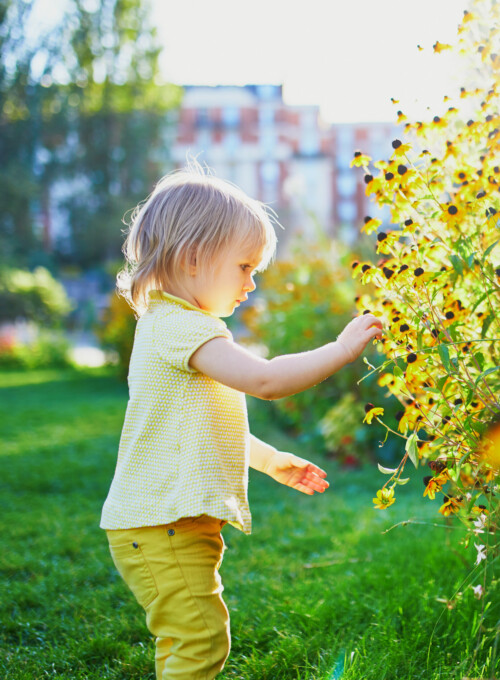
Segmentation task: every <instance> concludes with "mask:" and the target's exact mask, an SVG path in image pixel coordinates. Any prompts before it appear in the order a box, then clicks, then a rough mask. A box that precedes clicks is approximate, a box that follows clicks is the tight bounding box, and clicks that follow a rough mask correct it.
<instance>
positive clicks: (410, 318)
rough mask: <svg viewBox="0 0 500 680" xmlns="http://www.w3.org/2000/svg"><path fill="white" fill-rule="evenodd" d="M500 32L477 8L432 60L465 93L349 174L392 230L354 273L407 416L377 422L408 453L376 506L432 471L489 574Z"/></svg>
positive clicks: (497, 386)
mask: <svg viewBox="0 0 500 680" xmlns="http://www.w3.org/2000/svg"><path fill="white" fill-rule="evenodd" d="M499 25H500V4H498V2H496V1H495V0H476V1H475V2H474V3H472V4H471V11H465V12H464V16H463V20H462V23H461V25H460V26H459V27H458V35H459V39H458V43H457V45H456V46H455V48H453V47H452V46H451V45H442V44H440V43H436V45H435V46H434V49H435V51H437V52H439V51H442V50H443V49H450V50H452V49H455V51H456V52H459V53H460V54H462V56H463V58H464V60H465V62H464V63H465V68H464V73H463V74H462V75H463V77H464V80H463V81H462V82H464V83H465V85H464V86H463V87H461V88H460V92H459V93H458V92H456V93H449V94H450V95H451V98H450V97H445V98H444V99H445V102H446V105H445V106H444V107H443V110H444V111H443V112H441V111H439V112H438V115H434V116H433V117H432V118H430V119H429V120H428V121H425V122H422V121H417V122H408V123H407V124H406V125H405V128H404V136H403V135H401V136H402V139H397V140H394V141H393V142H392V152H391V155H390V157H389V159H388V160H378V161H375V162H374V163H373V165H371V159H370V158H369V157H368V156H364V155H362V154H360V155H358V154H357V152H355V158H354V160H353V162H352V164H353V165H359V166H360V167H362V168H363V170H364V173H365V177H369V181H368V182H367V184H366V193H367V195H371V196H373V198H374V200H375V201H376V203H378V205H381V206H382V205H390V212H391V221H392V223H393V225H394V229H392V230H391V231H389V230H386V231H384V232H379V233H378V235H377V241H376V243H374V244H373V245H374V247H375V250H376V252H377V253H378V254H379V255H380V254H382V255H383V256H384V258H383V260H382V261H380V260H379V261H378V262H377V264H374V263H373V262H364V263H363V262H356V263H354V273H355V275H357V276H359V277H360V279H361V281H362V282H364V283H369V284H370V288H371V291H370V292H369V293H368V294H367V295H366V296H362V297H361V298H360V301H359V309H360V310H361V309H362V308H363V307H369V308H370V309H372V310H373V312H374V313H376V314H377V315H378V316H379V317H381V318H382V319H383V321H384V325H385V332H384V335H383V337H382V341H381V343H380V344H379V349H380V351H381V354H383V355H384V357H383V360H382V361H379V362H375V363H378V364H379V365H377V367H376V368H374V369H373V370H372V372H371V378H373V375H374V374H375V373H377V372H380V374H381V375H380V377H379V383H380V385H383V386H386V387H387V388H388V391H389V393H390V394H391V395H392V397H396V398H397V399H398V401H399V402H400V404H401V414H400V415H401V417H400V418H399V422H398V425H397V431H395V429H394V424H393V423H390V424H386V423H385V422H384V420H385V418H384V419H382V418H380V419H377V420H378V422H379V424H381V425H385V427H386V428H387V431H388V432H389V431H391V433H394V434H396V435H398V438H399V440H406V445H405V449H404V453H403V451H402V457H401V461H400V463H399V465H398V466H397V468H395V469H394V472H393V474H392V475H390V477H389V479H388V480H387V481H386V482H385V483H384V485H383V487H382V489H381V490H380V492H379V494H377V498H378V500H377V499H374V501H375V502H376V503H377V507H378V508H380V509H384V508H386V507H388V506H389V505H390V504H392V503H394V501H395V498H394V494H395V487H396V485H397V484H398V483H399V480H400V477H401V475H402V474H403V471H404V468H405V466H406V465H407V464H409V468H410V469H411V470H412V471H413V469H414V468H417V469H418V468H419V467H420V466H421V465H424V464H427V472H428V475H427V476H426V477H425V491H424V495H427V497H428V498H429V500H431V501H434V500H435V498H436V497H439V496H440V495H441V494H442V496H440V497H441V503H440V507H439V509H438V512H440V513H441V514H442V515H444V516H445V517H448V516H450V515H453V516H455V517H456V518H457V519H459V520H460V521H461V522H462V523H463V524H464V526H465V527H466V528H467V529H468V536H467V538H466V541H467V542H474V543H475V544H476V548H477V551H478V552H477V555H476V559H477V560H478V562H476V564H478V563H480V562H481V561H482V560H490V561H491V562H492V563H493V562H495V561H496V560H497V559H498V551H499V548H500V543H499V542H498V529H499V526H500V501H499V494H498V492H499V490H500V487H499V476H498V473H499V470H500V399H499V395H500V370H499V369H500V267H499V266H498V252H499V251H498V245H499V243H500V239H499V228H500V220H499V215H500V193H499V189H500V166H499V158H500V156H499V151H500V115H499V111H500V55H499V53H498V37H499V33H498V26H499ZM479 73H480V74H481V77H480V78H478V74H479ZM453 100H454V105H453V106H450V103H452V102H453ZM401 117H402V114H401V115H400V118H401ZM378 226H379V225H377V224H373V223H372V224H367V225H365V226H364V227H363V229H364V230H365V231H371V232H374V231H375V230H376V229H377V227H378ZM381 405H382V402H379V404H378V406H379V407H380V406H381ZM379 410H380V411H382V409H381V408H379ZM405 474H406V473H405ZM477 546H479V547H477Z"/></svg>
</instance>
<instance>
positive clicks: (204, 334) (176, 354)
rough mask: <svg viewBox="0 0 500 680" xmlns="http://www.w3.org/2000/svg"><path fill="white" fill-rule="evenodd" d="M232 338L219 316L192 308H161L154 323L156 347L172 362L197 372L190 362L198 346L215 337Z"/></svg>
mask: <svg viewBox="0 0 500 680" xmlns="http://www.w3.org/2000/svg"><path fill="white" fill-rule="evenodd" d="M219 337H222V338H228V339H232V335H231V332H230V331H229V329H228V328H227V326H226V324H225V323H224V322H223V321H221V319H218V318H217V317H214V316H210V315H209V314H204V313H203V312H197V311H193V310H189V309H179V310H169V311H168V312H163V311H161V312H159V313H158V316H157V318H156V319H155V323H154V327H153V343H154V347H155V350H156V351H157V352H158V354H159V355H160V356H161V358H162V359H163V360H164V361H166V362H167V363H168V364H170V365H171V366H174V367H175V368H178V369H179V370H182V371H188V372H190V373H195V372H196V371H195V369H193V368H191V366H190V365H189V360H190V358H191V356H192V355H193V354H194V353H195V352H196V350H197V349H198V348H199V347H201V346H202V345H204V344H205V343H206V342H208V341H209V340H212V339H213V338H219Z"/></svg>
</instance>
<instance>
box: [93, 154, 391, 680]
mask: <svg viewBox="0 0 500 680" xmlns="http://www.w3.org/2000/svg"><path fill="white" fill-rule="evenodd" d="M275 247H276V236H275V233H274V229H273V224H272V219H271V216H270V213H269V212H268V211H267V210H266V208H265V206H264V205H263V204H261V203H259V202H258V201H255V200H252V199H250V198H249V197H248V196H246V195H245V194H244V193H243V192H242V191H241V190H239V189H238V188H236V187H235V186H233V185H232V184H229V183H227V182H224V181H222V180H220V179H217V178H215V177H213V176H211V175H209V174H206V173H204V172H203V171H202V170H201V168H199V167H195V168H188V169H186V170H183V171H179V172H176V173H173V174H170V175H168V176H167V177H165V178H164V179H163V180H161V181H160V182H159V183H158V185H157V186H156V188H155V190H154V192H153V193H152V195H151V196H150V197H149V198H148V200H147V201H146V202H145V203H144V204H142V205H140V206H138V208H137V209H136V211H135V213H134V215H133V218H132V225H131V229H130V232H129V234H128V237H127V241H126V244H125V253H126V257H127V260H128V262H129V269H128V271H127V275H122V276H121V277H120V278H119V287H121V290H122V293H123V294H125V295H126V296H127V298H128V299H129V301H130V303H131V305H132V306H133V307H134V309H135V310H136V312H137V313H138V314H139V315H140V318H139V321H138V323H137V329H136V334H135V340H134V348H133V352H132V357H131V360H130V370H129V376H128V381H129V392H130V399H129V402H128V406H127V411H126V415H125V422H124V426H123V431H122V436H121V440H120V447H119V452H118V460H117V465H116V470H115V474H114V478H113V481H112V484H111V488H110V491H109V494H108V497H107V499H106V502H105V504H104V508H103V512H102V520H101V527H102V528H103V529H105V530H106V532H107V536H108V540H109V545H110V550H111V555H112V558H113V561H114V563H115V565H116V568H117V569H118V571H119V573H120V574H121V576H122V577H123V579H124V580H125V582H126V583H127V585H128V586H129V587H130V589H131V590H132V592H133V594H134V595H135V597H136V599H137V601H138V602H139V604H140V605H142V607H143V608H144V609H145V611H146V622H147V626H148V628H149V630H150V631H151V633H152V634H153V635H154V636H155V638H156V676H157V679H158V680H160V679H162V680H174V679H175V680H209V679H211V678H214V677H215V676H216V675H217V673H218V672H219V671H220V670H221V669H222V668H223V666H224V662H225V660H226V658H227V656H228V653H229V647H230V634H229V616H228V612H227V609H226V606H225V604H224V602H223V600H222V584H221V580H220V576H219V567H220V564H221V561H222V553H223V549H224V543H223V540H222V536H221V529H222V527H223V526H224V525H225V524H226V523H229V524H232V525H233V526H234V527H236V528H237V529H240V530H241V531H243V532H245V533H247V534H249V533H250V531H251V517H250V510H249V507H248V501H247V477H248V466H249V465H250V466H251V467H253V468H255V469H257V470H260V471H261V472H264V473H266V474H268V475H270V476H271V477H273V478H274V479H275V480H277V481H278V482H281V483H282V484H286V485H288V486H291V487H292V488H294V489H297V490H298V491H301V492H303V493H305V494H309V495H312V494H314V492H320V493H321V492H323V491H324V490H325V489H326V488H327V487H328V482H327V481H326V480H325V477H326V473H325V472H324V471H323V470H321V468H319V467H317V466H316V465H314V464H313V463H310V462H308V461H306V460H304V459H302V458H298V457H297V456H295V455H293V454H291V453H284V452H280V451H277V450H276V449H275V448H273V447H272V446H269V445H268V444H265V443H264V442H262V441H260V440H259V439H257V438H256V437H254V436H252V435H251V434H250V433H249V429H248V422H247V412H246V405H245V393H246V394H251V395H253V396H255V397H259V398H261V399H279V398H281V397H286V396H288V395H292V394H295V393H297V392H300V391H302V390H305V389H307V388H309V387H312V386H313V385H315V384H317V383H319V382H320V381H322V380H324V379H325V378H327V377H328V376H330V375H332V373H335V372H336V371H337V370H338V369H340V368H341V367H342V366H344V365H345V364H346V363H349V362H351V361H353V360H354V359H356V357H358V356H359V354H360V353H361V352H362V351H363V349H364V347H365V346H366V344H367V343H368V342H369V341H370V340H371V339H372V338H375V337H377V336H380V334H381V323H380V321H379V320H378V319H377V318H376V317H374V316H372V315H370V314H366V315H364V316H361V317H358V318H356V319H354V320H353V321H351V322H350V323H349V324H348V325H347V326H346V328H345V329H344V331H343V332H342V333H341V335H340V336H339V337H338V339H337V341H336V342H332V343H329V344H327V345H324V346H323V347H319V348H318V349H315V350H313V351H310V352H304V353H303V354H293V355H285V356H280V357H276V358H274V359H271V360H266V359H263V358H259V357H257V356H255V355H254V354H252V353H251V352H249V351H248V350H246V349H245V348H244V347H241V346H239V345H237V344H236V343H235V342H233V338H232V336H231V333H230V332H229V330H228V329H227V327H226V325H225V323H224V322H223V321H222V320H221V318H220V317H226V316H230V315H231V314H232V313H233V311H234V309H235V308H236V307H237V306H238V305H240V304H242V303H243V302H245V301H246V300H247V298H248V295H249V294H250V293H251V292H252V291H254V290H255V283H254V279H253V275H254V273H255V271H257V270H261V269H263V268H264V267H265V266H266V265H267V264H268V263H269V261H270V259H271V258H272V256H273V254H274V251H275Z"/></svg>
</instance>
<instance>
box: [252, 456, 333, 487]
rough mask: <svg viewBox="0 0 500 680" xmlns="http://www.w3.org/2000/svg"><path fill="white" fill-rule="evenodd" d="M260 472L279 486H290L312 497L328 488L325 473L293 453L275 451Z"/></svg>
mask: <svg viewBox="0 0 500 680" xmlns="http://www.w3.org/2000/svg"><path fill="white" fill-rule="evenodd" d="M262 472H265V473H266V474H267V475H269V476H270V477H272V478H273V479H275V480H276V481H277V482H280V484H285V486H291V487H292V489H297V491H302V493H306V494H308V495H309V496H312V495H313V494H314V492H315V491H317V492H318V493H323V491H325V489H328V487H329V486H330V485H329V483H328V482H327V481H326V479H325V477H326V472H325V471H324V470H322V469H321V468H319V467H317V466H316V465H314V464H313V463H310V462H309V461H308V460H304V458H299V457H298V456H294V454H293V453H284V452H283V451H276V453H274V454H273V455H272V456H271V457H270V458H269V460H268V462H267V464H266V467H265V469H264V470H262Z"/></svg>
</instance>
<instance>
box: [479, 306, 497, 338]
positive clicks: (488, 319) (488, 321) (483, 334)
mask: <svg viewBox="0 0 500 680" xmlns="http://www.w3.org/2000/svg"><path fill="white" fill-rule="evenodd" d="M494 318H495V317H494V315H493V314H492V313H491V312H490V313H489V314H488V316H487V317H486V318H485V320H484V321H483V327H482V328H481V338H482V339H484V338H485V337H486V333H487V332H488V328H489V327H490V326H491V323H492V321H493V319H494Z"/></svg>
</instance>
